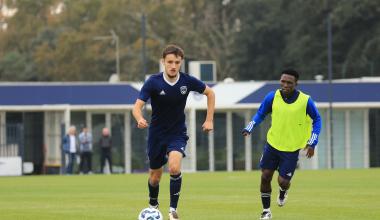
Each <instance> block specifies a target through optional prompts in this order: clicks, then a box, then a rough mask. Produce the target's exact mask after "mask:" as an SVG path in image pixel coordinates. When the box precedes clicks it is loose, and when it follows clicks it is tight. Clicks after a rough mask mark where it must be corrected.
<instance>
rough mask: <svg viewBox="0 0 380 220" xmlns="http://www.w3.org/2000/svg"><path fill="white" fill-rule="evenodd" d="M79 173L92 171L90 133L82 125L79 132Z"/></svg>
mask: <svg viewBox="0 0 380 220" xmlns="http://www.w3.org/2000/svg"><path fill="white" fill-rule="evenodd" d="M79 150H80V165H79V168H80V173H85V174H88V173H92V134H91V133H90V132H89V131H88V128H87V127H86V126H84V127H83V128H82V132H81V133H80V134H79Z"/></svg>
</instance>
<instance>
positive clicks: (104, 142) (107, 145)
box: [99, 128, 112, 173]
mask: <svg viewBox="0 0 380 220" xmlns="http://www.w3.org/2000/svg"><path fill="white" fill-rule="evenodd" d="M99 146H100V172H101V173H104V167H105V165H106V160H107V161H108V166H109V168H110V173H112V138H111V135H110V131H109V129H108V128H103V130H102V137H101V138H100V140H99Z"/></svg>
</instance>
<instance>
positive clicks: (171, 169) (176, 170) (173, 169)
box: [169, 164, 181, 175]
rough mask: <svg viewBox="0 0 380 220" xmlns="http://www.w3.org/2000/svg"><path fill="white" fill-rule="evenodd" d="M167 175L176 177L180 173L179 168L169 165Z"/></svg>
mask: <svg viewBox="0 0 380 220" xmlns="http://www.w3.org/2000/svg"><path fill="white" fill-rule="evenodd" d="M169 173H170V175H178V174H180V173H181V168H180V167H179V166H177V165H175V164H171V165H169Z"/></svg>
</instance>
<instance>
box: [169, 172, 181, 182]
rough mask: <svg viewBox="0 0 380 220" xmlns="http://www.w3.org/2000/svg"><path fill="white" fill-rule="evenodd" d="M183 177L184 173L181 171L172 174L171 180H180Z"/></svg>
mask: <svg viewBox="0 0 380 220" xmlns="http://www.w3.org/2000/svg"><path fill="white" fill-rule="evenodd" d="M181 178H182V173H179V174H177V175H170V180H174V181H175V180H179V179H181Z"/></svg>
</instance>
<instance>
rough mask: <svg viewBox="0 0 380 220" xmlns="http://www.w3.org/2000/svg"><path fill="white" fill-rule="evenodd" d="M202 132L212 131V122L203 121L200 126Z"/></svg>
mask: <svg viewBox="0 0 380 220" xmlns="http://www.w3.org/2000/svg"><path fill="white" fill-rule="evenodd" d="M202 128H203V131H204V132H209V131H212V130H213V129H214V123H213V122H212V121H205V123H203V125H202Z"/></svg>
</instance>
